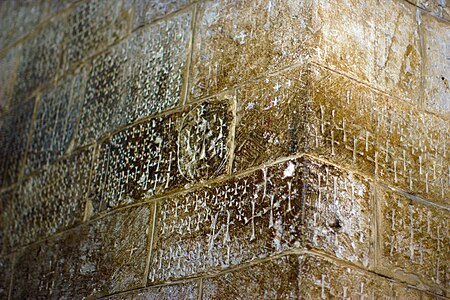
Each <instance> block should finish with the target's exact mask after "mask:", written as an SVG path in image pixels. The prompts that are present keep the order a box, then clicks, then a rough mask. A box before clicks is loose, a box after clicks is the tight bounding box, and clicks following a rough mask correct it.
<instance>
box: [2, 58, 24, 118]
mask: <svg viewBox="0 0 450 300" xmlns="http://www.w3.org/2000/svg"><path fill="white" fill-rule="evenodd" d="M18 63H19V59H18V55H17V52H15V51H14V52H9V53H8V54H6V55H5V56H3V57H1V58H0V114H1V113H3V112H4V111H6V110H8V108H9V104H10V102H11V97H12V96H13V92H14V91H13V87H14V80H15V73H16V68H17V65H18Z"/></svg>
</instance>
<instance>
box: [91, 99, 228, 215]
mask: <svg viewBox="0 0 450 300" xmlns="http://www.w3.org/2000/svg"><path fill="white" fill-rule="evenodd" d="M231 118H232V117H231V112H230V111H229V105H228V101H209V102H204V103H201V104H196V105H193V106H191V107H190V110H187V111H185V112H184V113H182V112H179V113H173V114H170V115H166V116H162V117H159V118H153V119H150V120H148V121H145V122H143V123H139V124H137V125H134V126H132V127H129V128H126V129H124V130H123V131H121V132H118V133H116V134H114V135H113V136H112V137H111V138H110V139H109V140H108V141H106V142H105V143H103V144H102V145H101V146H100V154H99V157H98V161H97V163H96V167H95V171H94V179H93V185H92V195H91V196H92V197H93V202H94V208H95V209H96V210H97V211H101V210H104V209H108V208H113V207H117V206H119V205H122V204H126V203H131V202H134V201H137V200H139V199H141V198H143V197H145V196H152V195H158V194H162V193H163V192H164V191H166V190H170V189H174V188H178V187H182V186H183V185H185V184H187V183H190V182H197V181H199V180H205V179H209V178H213V177H215V176H218V175H221V174H223V173H224V172H225V171H226V166H227V162H228V151H229V150H228V149H229V139H230V136H229V130H230V126H231V125H230V123H231Z"/></svg>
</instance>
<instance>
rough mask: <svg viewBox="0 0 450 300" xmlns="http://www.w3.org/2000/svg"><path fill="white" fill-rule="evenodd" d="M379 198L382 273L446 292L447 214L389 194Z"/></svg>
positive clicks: (449, 250) (449, 256) (448, 256)
mask: <svg viewBox="0 0 450 300" xmlns="http://www.w3.org/2000/svg"><path fill="white" fill-rule="evenodd" d="M379 194H380V197H379V199H380V204H379V205H380V215H379V221H380V222H381V226H380V233H379V247H380V254H381V266H380V267H381V271H382V272H384V273H386V274H388V275H393V276H396V277H399V278H401V279H402V280H405V281H407V282H409V283H411V284H420V285H421V284H422V283H423V284H425V285H427V286H428V287H429V288H431V289H432V290H434V291H437V292H439V293H443V292H445V290H446V289H447V292H448V282H447V281H448V276H449V268H448V267H449V259H450V248H449V247H448V245H449V244H450V236H449V222H448V214H449V212H448V210H445V209H440V208H436V207H433V206H429V205H425V204H422V203H417V202H413V201H412V200H411V199H409V198H407V197H405V196H403V195H401V194H398V193H396V192H393V191H390V190H381V191H380V193H379Z"/></svg>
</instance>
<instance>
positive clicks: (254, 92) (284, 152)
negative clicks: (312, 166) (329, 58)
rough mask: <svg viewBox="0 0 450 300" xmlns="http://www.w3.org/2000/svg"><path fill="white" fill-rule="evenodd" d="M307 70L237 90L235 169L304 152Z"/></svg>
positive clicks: (272, 77)
mask: <svg viewBox="0 0 450 300" xmlns="http://www.w3.org/2000/svg"><path fill="white" fill-rule="evenodd" d="M306 70H307V69H306V68H304V67H300V68H295V69H293V70H291V71H287V72H283V73H279V74H276V75H274V76H268V77H265V78H263V79H261V80H258V81H256V82H251V83H248V84H246V85H244V86H243V87H242V88H240V89H238V95H237V99H238V101H237V112H236V114H237V116H236V138H235V150H234V170H236V171H239V170H245V169H247V168H248V167H251V166H256V165H259V164H262V163H264V162H266V161H267V160H271V159H276V158H278V157H281V156H288V155H289V154H293V153H296V152H300V150H303V148H304V147H303V145H304V124H305V122H304V120H303V116H304V113H305V109H304V108H302V104H303V107H304V106H305V103H306V102H307V99H308V95H307V87H306V85H307V79H308V78H307V71H306Z"/></svg>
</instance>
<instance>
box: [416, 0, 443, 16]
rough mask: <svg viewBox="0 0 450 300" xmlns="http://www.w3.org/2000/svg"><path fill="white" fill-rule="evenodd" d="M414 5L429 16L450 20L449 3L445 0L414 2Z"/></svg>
mask: <svg viewBox="0 0 450 300" xmlns="http://www.w3.org/2000/svg"><path fill="white" fill-rule="evenodd" d="M416 3H417V5H418V6H420V7H423V8H424V9H425V10H427V11H429V12H431V14H433V15H435V16H437V17H440V18H444V19H447V20H450V2H448V1H447V0H416Z"/></svg>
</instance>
